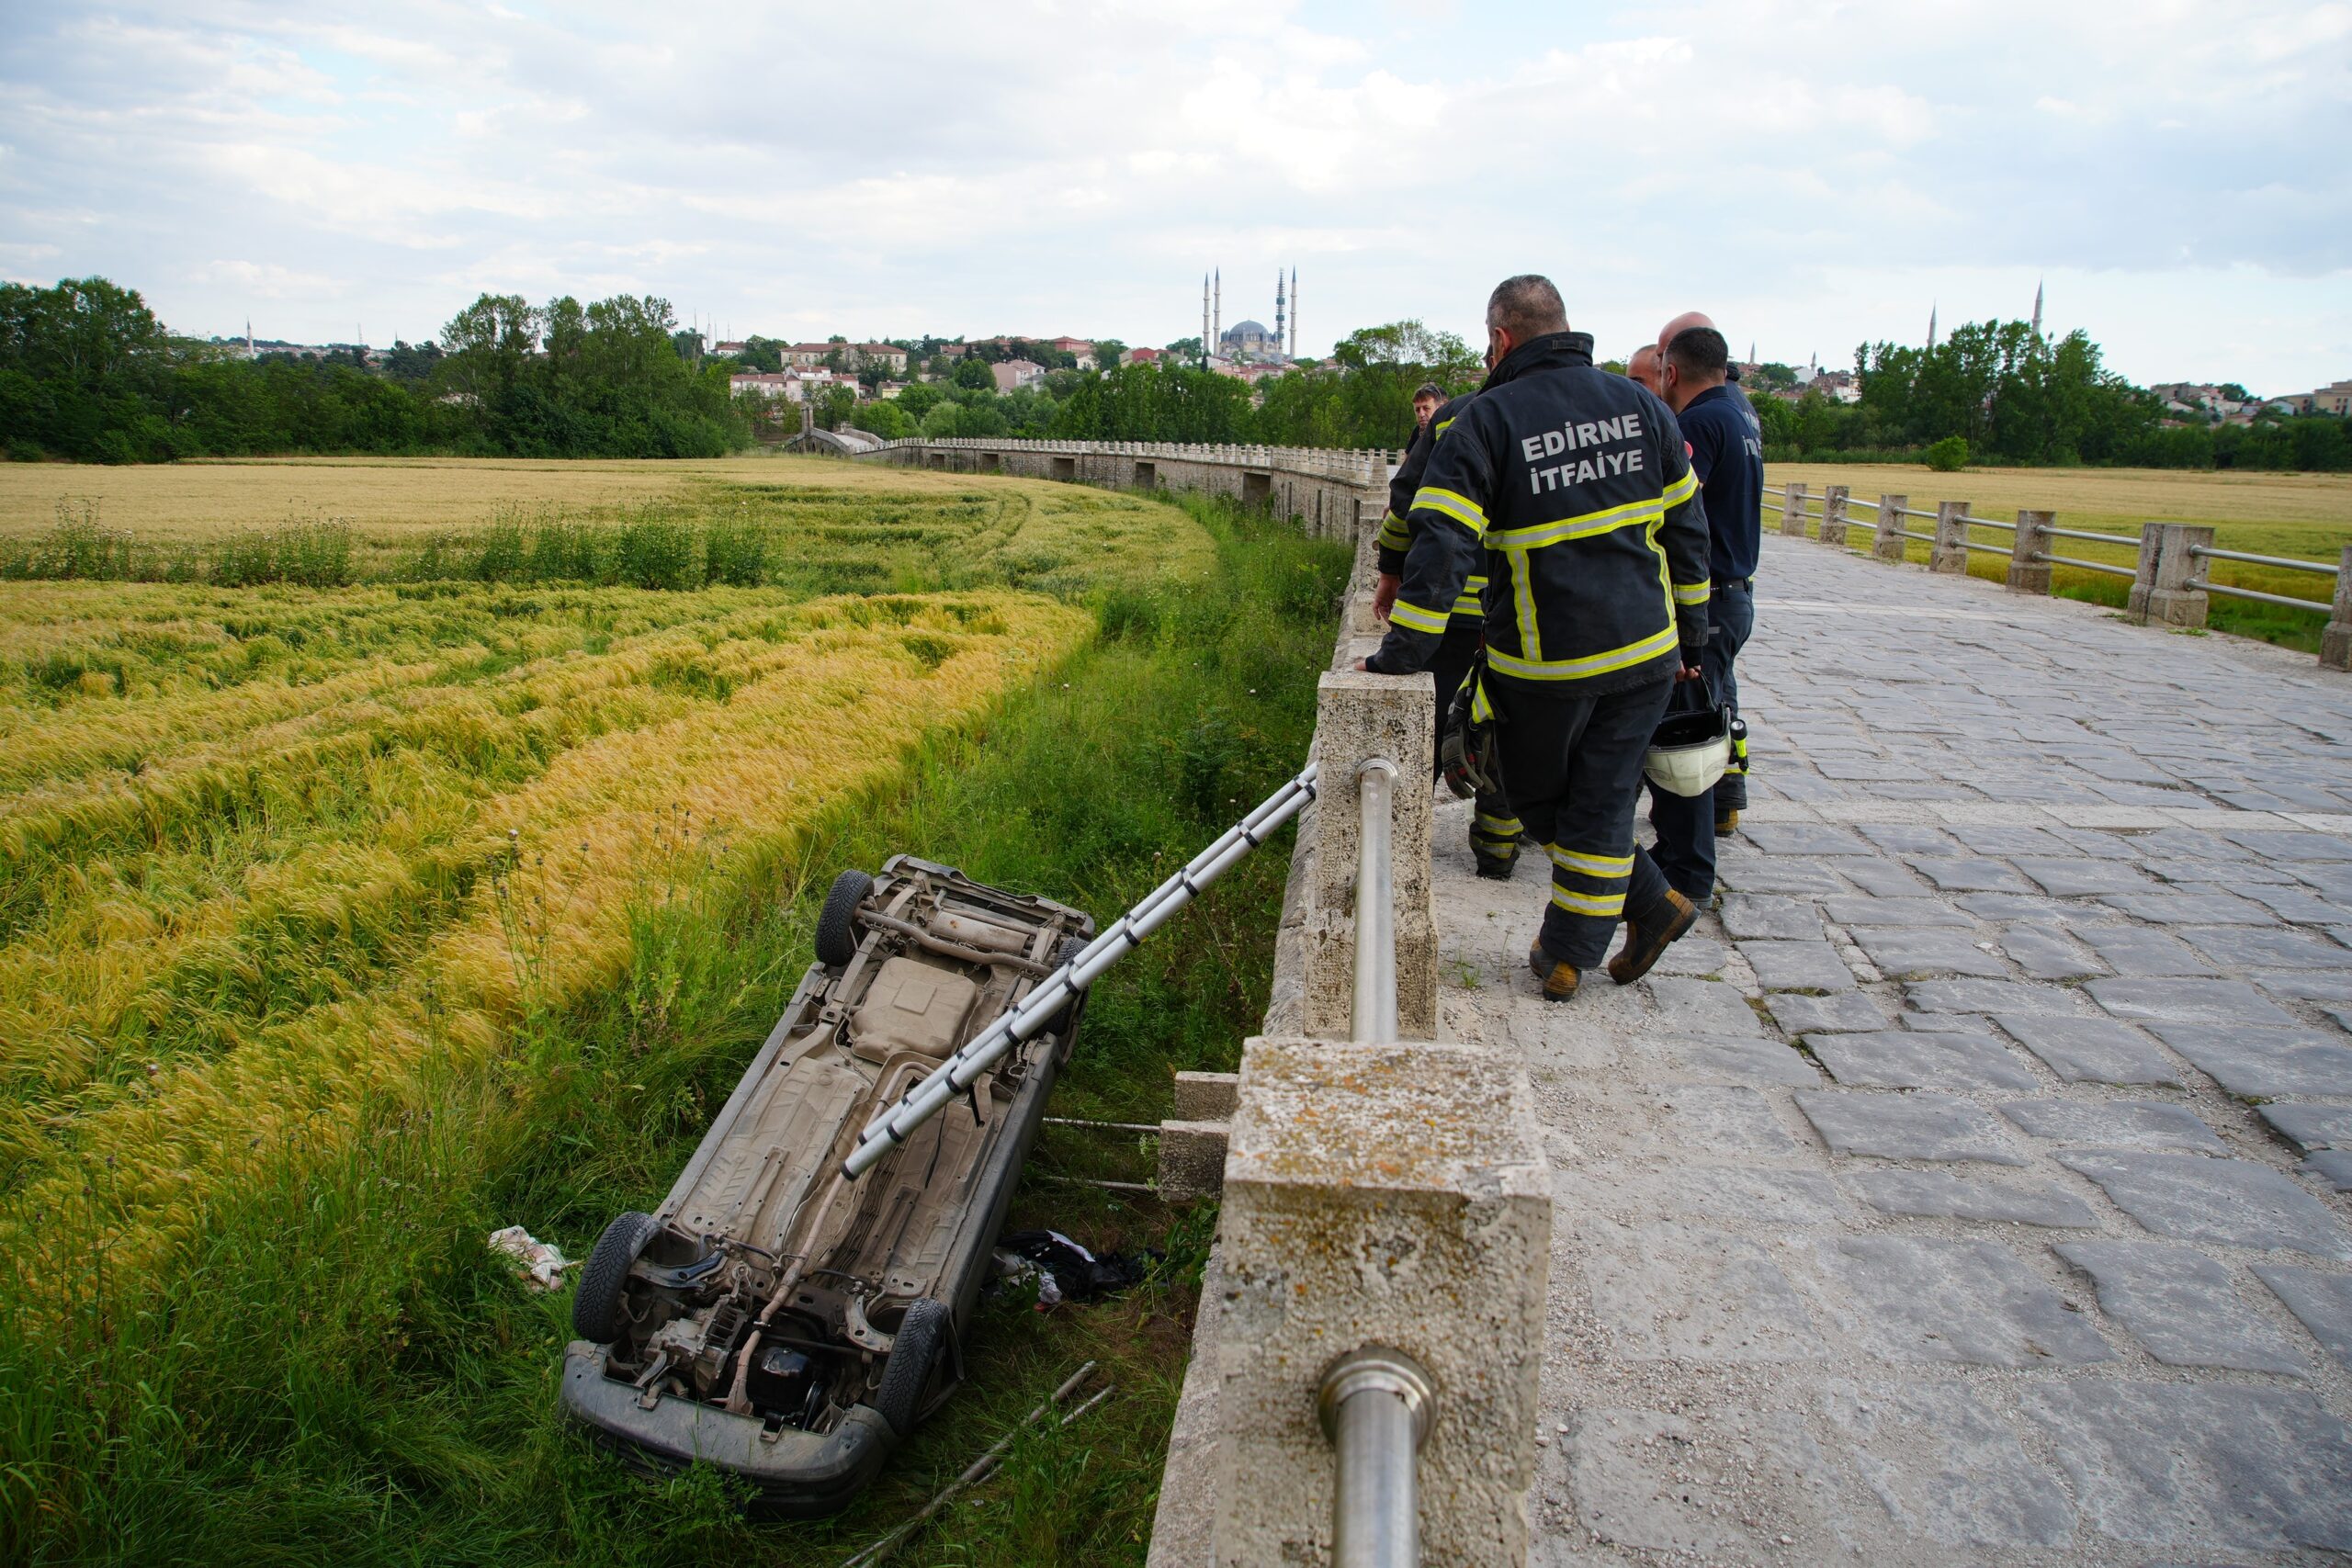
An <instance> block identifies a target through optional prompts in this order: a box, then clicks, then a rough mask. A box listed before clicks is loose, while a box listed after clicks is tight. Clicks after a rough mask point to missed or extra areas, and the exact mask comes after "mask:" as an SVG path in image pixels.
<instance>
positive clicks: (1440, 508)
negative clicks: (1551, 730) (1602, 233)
mask: <svg viewBox="0 0 2352 1568" xmlns="http://www.w3.org/2000/svg"><path fill="white" fill-rule="evenodd" d="M1430 424H1431V426H1432V428H1434V426H1435V424H1436V421H1435V420H1434V419H1433V420H1431V421H1430ZM1698 491H1699V480H1698V476H1697V475H1695V474H1693V473H1692V472H1691V463H1690V458H1689V456H1688V454H1687V453H1686V451H1685V450H1684V447H1683V445H1682V433H1681V431H1680V429H1679V427H1678V426H1677V425H1676V423H1675V420H1674V415H1673V414H1672V413H1671V412H1668V409H1667V407H1666V405H1665V404H1664V403H1662V402H1660V401H1659V400H1657V398H1656V397H1655V396H1653V395H1652V394H1651V393H1649V392H1648V391H1645V390H1644V389H1642V388H1640V387H1638V386H1636V385H1635V384H1634V383H1633V382H1632V381H1629V380H1627V379H1625V378H1623V377H1622V376H1613V375H1611V374H1610V373H1608V372H1607V371H1603V370H1599V369H1596V368H1594V367H1593V364H1592V339H1591V338H1590V337H1589V336H1588V335H1587V334H1585V333H1553V334H1551V335H1549V336H1545V337H1540V338H1536V339H1534V340H1533V341H1532V342H1529V343H1525V344H1521V345H1520V346H1519V347H1517V348H1515V349H1513V350H1512V351H1511V352H1510V355H1508V356H1507V357H1506V358H1505V359H1504V360H1503V362H1502V363H1501V364H1500V365H1498V366H1497V367H1495V371H1494V374H1493V375H1491V376H1489V377H1488V378H1487V384H1486V386H1485V387H1483V388H1481V389H1480V390H1479V392H1478V394H1477V395H1476V397H1475V398H1474V399H1472V400H1469V401H1468V402H1467V403H1466V404H1464V407H1463V409H1462V411H1461V412H1460V413H1459V414H1457V415H1456V417H1455V418H1454V420H1453V423H1452V425H1451V427H1450V428H1449V429H1448V430H1447V431H1446V433H1445V436H1444V439H1442V440H1441V441H1434V442H1432V444H1431V451H1430V462H1429V468H1428V470H1427V472H1426V473H1425V474H1423V476H1422V478H1421V483H1420V487H1419V490H1418V491H1415V492H1414V495H1413V499H1412V502H1411V503H1410V508H1409V510H1408V512H1407V513H1405V517H1406V525H1407V532H1408V545H1407V549H1406V554H1405V559H1404V563H1403V564H1404V570H1403V572H1402V574H1401V575H1402V576H1403V578H1404V582H1403V584H1402V586H1401V588H1400V589H1399V591H1398V593H1397V604H1398V606H1399V608H1400V610H1401V609H1402V608H1404V607H1406V606H1408V605H1419V606H1428V605H1433V604H1452V603H1453V601H1454V600H1455V599H1456V598H1458V597H1459V596H1460V595H1461V594H1462V592H1464V589H1465V587H1466V585H1467V581H1468V580H1469V578H1470V577H1471V576H1472V575H1473V574H1475V573H1476V572H1478V571H1479V570H1482V569H1483V570H1484V571H1485V573H1486V575H1487V587H1486V591H1485V595H1484V597H1485V602H1486V607H1487V628H1486V630H1487V671H1488V673H1489V675H1490V676H1491V677H1493V678H1496V679H1499V680H1504V681H1510V682H1522V683H1525V684H1527V685H1528V686H1530V687H1531V688H1532V689H1536V690H1541V691H1545V692H1550V693H1553V694H1557V695H1560V696H1564V697H1566V696H1600V695H1604V694H1608V693H1610V692H1615V691H1623V690H1625V689H1628V688H1630V687H1634V686H1638V685H1644V684H1646V683H1647V682H1652V681H1655V680H1658V679H1660V678H1662V677H1663V676H1664V675H1666V674H1668V673H1669V672H1670V671H1672V670H1673V669H1674V667H1675V666H1676V665H1677V664H1678V663H1684V662H1687V663H1691V664H1695V663H1697V662H1698V658H1699V655H1698V650H1699V649H1700V647H1701V646H1702V645H1703V644H1704V643H1705V642H1706V640H1707V596H1708V592H1709V585H1708V581H1707V546H1708V540H1707V523H1706V513H1705V510H1704V507H1703V505H1702V502H1700V500H1699V499H1698ZM1429 618H1430V617H1428V616H1427V615H1423V614H1419V613H1417V614H1416V615H1413V616H1407V615H1401V614H1394V613H1392V616H1391V619H1390V623H1389V632H1388V636H1387V637H1386V638H1385V640H1384V641H1383V642H1382V643H1381V646H1380V651H1379V652H1378V653H1377V654H1376V655H1374V659H1373V660H1372V668H1374V669H1375V670H1378V671H1383V672H1385V673H1391V674H1404V673H1408V672H1410V671H1415V670H1420V669H1424V668H1426V667H1427V666H1428V664H1429V662H1430V659H1431V658H1433V657H1434V655H1435V653H1436V649H1437V639H1436V635H1435V633H1437V632H1442V630H1443V624H1442V621H1441V622H1439V624H1438V625H1437V626H1436V627H1435V628H1434V630H1433V629H1432V628H1431V626H1430V625H1429V624H1428V621H1429ZM1678 645H1679V650H1680V651H1678Z"/></svg>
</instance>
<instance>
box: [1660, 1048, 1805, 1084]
mask: <svg viewBox="0 0 2352 1568" xmlns="http://www.w3.org/2000/svg"><path fill="white" fill-rule="evenodd" d="M1644 1049H1645V1051H1651V1052H1654V1053H1656V1054H1657V1055H1658V1056H1659V1057H1660V1058H1661V1059H1662V1061H1663V1062H1664V1064H1665V1065H1666V1066H1668V1067H1671V1068H1673V1069H1675V1070H1676V1071H1678V1072H1680V1073H1682V1074H1685V1075H1688V1076H1690V1077H1694V1078H1701V1079H1704V1080H1707V1081H1709V1082H1720V1083H1731V1084H1801V1085H1803V1086H1804V1087H1805V1088H1808V1089H1811V1088H1815V1087H1818V1086H1819V1084H1820V1082H1821V1070H1820V1069H1819V1068H1818V1067H1815V1066H1814V1065H1813V1064H1812V1063H1811V1062H1808V1061H1806V1060H1805V1059H1804V1056H1802V1055H1798V1054H1797V1053H1796V1052H1795V1051H1793V1050H1792V1049H1790V1048H1789V1047H1788V1046H1786V1045H1783V1044H1781V1043H1780V1042H1778V1041H1776V1040H1767V1039H1765V1038H1764V1037H1763V1036H1762V1035H1760V1034H1759V1035H1755V1036H1749V1037H1742V1036H1739V1035H1722V1036H1718V1037H1716V1038H1713V1039H1707V1038H1703V1037H1695V1036H1689V1035H1681V1036H1674V1037H1670V1038H1668V1039H1664V1040H1658V1041H1655V1042H1645V1044H1644Z"/></svg>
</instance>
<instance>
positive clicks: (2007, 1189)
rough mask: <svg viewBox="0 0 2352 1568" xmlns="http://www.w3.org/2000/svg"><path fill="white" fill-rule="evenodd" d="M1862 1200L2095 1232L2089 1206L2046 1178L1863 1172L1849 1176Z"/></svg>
mask: <svg viewBox="0 0 2352 1568" xmlns="http://www.w3.org/2000/svg"><path fill="white" fill-rule="evenodd" d="M1847 1183H1848V1185H1849V1186H1851V1187H1852V1188H1853V1189H1854V1190H1855V1191H1857V1192H1859V1193H1860V1194H1861V1198H1862V1201H1864V1202H1865V1203H1868V1204H1869V1205H1870V1206H1871V1208H1873V1209H1876V1210H1877V1211H1878V1212H1879V1213H1883V1214H1914V1215H1917V1216H1920V1217H1922V1218H1926V1219H1947V1220H2001V1221H2007V1222H2008V1223H2010V1224H2020V1225H2042V1226H2046V1227H2049V1228H2052V1229H2072V1230H2097V1229H2098V1215H2096V1214H2094V1213H2091V1209H2090V1205H2089V1204H2087V1203H2086V1202H2084V1201H2082V1200H2081V1199H2080V1198H2077V1197H2075V1195H2074V1194H2073V1193H2071V1192H2068V1191H2066V1190H2064V1189H2061V1188H2057V1187H2052V1186H2051V1185H2050V1184H2048V1183H2047V1182H2044V1183H2041V1185H2039V1186H2034V1187H2017V1186H2013V1185H2011V1184H2010V1183H2008V1182H2006V1181H1982V1180H1979V1179H1976V1178H1974V1177H1968V1176H1954V1175H1953V1174H1952V1173H1951V1172H1950V1171H1948V1170H1860V1171H1856V1172H1854V1173H1853V1174H1852V1175H1851V1176H1849V1177H1848V1178H1847Z"/></svg>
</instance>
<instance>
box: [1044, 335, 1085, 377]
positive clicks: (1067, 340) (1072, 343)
mask: <svg viewBox="0 0 2352 1568" xmlns="http://www.w3.org/2000/svg"><path fill="white" fill-rule="evenodd" d="M1046 347H1048V348H1051V349H1054V350H1056V351H1057V352H1058V353H1062V354H1067V355H1071V356H1072V357H1074V358H1075V359H1076V360H1077V361H1078V367H1079V368H1080V370H1091V369H1093V368H1094V344H1093V342H1092V340H1091V339H1088V338H1082V337H1054V338H1047V339H1046Z"/></svg>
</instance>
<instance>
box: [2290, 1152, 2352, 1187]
mask: <svg viewBox="0 0 2352 1568" xmlns="http://www.w3.org/2000/svg"><path fill="white" fill-rule="evenodd" d="M2296 1169H2298V1170H2300V1171H2301V1172H2302V1173H2303V1174H2304V1175H2305V1176H2309V1177H2312V1178H2314V1179H2318V1180H2320V1181H2324V1182H2325V1183H2326V1184H2327V1186H2328V1188H2329V1190H2331V1191H2335V1192H2352V1149H2322V1150H2320V1152H2319V1153H2317V1154H2315V1155H2313V1156H2312V1157H2311V1158H2309V1159H2307V1160H2305V1161H2303V1163H2302V1164H2301V1165H2300V1166H2297V1167H2296Z"/></svg>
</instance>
